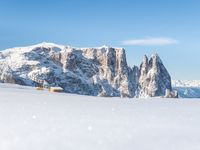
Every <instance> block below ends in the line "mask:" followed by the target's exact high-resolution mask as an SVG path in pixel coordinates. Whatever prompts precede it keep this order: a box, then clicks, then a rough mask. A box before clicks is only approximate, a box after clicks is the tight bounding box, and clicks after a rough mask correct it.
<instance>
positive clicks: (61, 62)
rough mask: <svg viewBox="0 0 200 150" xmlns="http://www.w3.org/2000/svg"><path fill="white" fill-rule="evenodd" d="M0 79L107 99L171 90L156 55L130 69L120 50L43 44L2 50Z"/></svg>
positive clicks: (160, 93) (156, 94)
mask: <svg viewBox="0 0 200 150" xmlns="http://www.w3.org/2000/svg"><path fill="white" fill-rule="evenodd" d="M5 68H6V69H5ZM0 77H1V78H0V81H1V82H9V83H17V84H23V85H29V86H43V87H51V86H59V87H62V88H63V89H64V91H65V92H69V93H77V94H84V95H94V96H106V97H108V96H109V97H110V96H111V97H112V96H120V97H149V96H164V95H165V90H166V89H169V90H170V91H171V78H170V76H169V74H168V72H167V70H166V69H165V67H164V65H163V64H162V61H161V60H160V58H159V57H158V56H157V55H154V56H153V57H152V58H151V59H150V61H148V58H147V57H146V56H145V57H144V60H143V62H142V64H141V66H140V68H138V67H136V66H134V67H133V68H130V67H129V66H128V65H127V61H126V54H125V50H124V49H123V48H112V47H107V46H103V47H99V48H72V47H69V46H62V45H56V44H51V43H42V44H38V45H34V46H30V47H22V48H14V49H8V50H4V51H2V52H1V56H0Z"/></svg>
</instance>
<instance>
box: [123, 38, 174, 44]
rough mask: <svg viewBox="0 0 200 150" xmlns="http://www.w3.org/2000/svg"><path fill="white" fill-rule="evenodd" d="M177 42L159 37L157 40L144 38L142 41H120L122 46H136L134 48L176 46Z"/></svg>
mask: <svg viewBox="0 0 200 150" xmlns="http://www.w3.org/2000/svg"><path fill="white" fill-rule="evenodd" d="M177 43H178V41H177V40H175V39H172V38H166V37H159V38H152V37H148V38H144V39H133V40H126V41H122V45H136V46H148V45H150V46H151V45H154V46H163V45H172V44H177Z"/></svg>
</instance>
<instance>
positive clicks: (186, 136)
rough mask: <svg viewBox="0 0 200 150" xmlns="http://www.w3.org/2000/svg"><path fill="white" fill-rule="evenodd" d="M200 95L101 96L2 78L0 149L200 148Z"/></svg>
mask: <svg viewBox="0 0 200 150" xmlns="http://www.w3.org/2000/svg"><path fill="white" fill-rule="evenodd" d="M199 108H200V101H199V99H196V100H188V101H186V100H183V101H182V100H181V99H169V100H166V99H155V98H154V99H147V100H142V99H140V100H138V99H126V100H124V99H120V98H100V97H88V96H80V95H72V94H65V93H60V94H59V93H49V92H48V91H36V90H35V88H30V87H28V88H27V87H22V86H16V85H14V86H13V85H9V84H0V149H1V150H122V149H123V150H133V149H135V150H146V149H148V150H199V149H200V143H199V139H200V128H199V126H200V117H199V113H200V109H199Z"/></svg>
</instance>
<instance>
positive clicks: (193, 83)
mask: <svg viewBox="0 0 200 150" xmlns="http://www.w3.org/2000/svg"><path fill="white" fill-rule="evenodd" d="M172 85H173V86H174V87H199V88H200V80H172Z"/></svg>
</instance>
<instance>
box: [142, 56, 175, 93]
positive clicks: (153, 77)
mask: <svg viewBox="0 0 200 150" xmlns="http://www.w3.org/2000/svg"><path fill="white" fill-rule="evenodd" d="M139 88H140V97H154V96H161V95H165V92H166V90H167V89H168V90H170V91H171V90H172V88H171V77H170V75H169V73H168V71H167V70H166V68H165V67H164V65H163V63H162V61H161V59H160V58H159V56H158V55H157V54H155V55H153V56H152V57H151V58H150V60H149V61H148V58H147V57H146V56H145V57H144V60H143V62H142V64H141V66H140V77H139Z"/></svg>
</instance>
